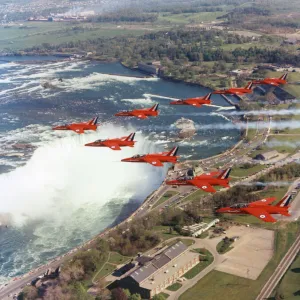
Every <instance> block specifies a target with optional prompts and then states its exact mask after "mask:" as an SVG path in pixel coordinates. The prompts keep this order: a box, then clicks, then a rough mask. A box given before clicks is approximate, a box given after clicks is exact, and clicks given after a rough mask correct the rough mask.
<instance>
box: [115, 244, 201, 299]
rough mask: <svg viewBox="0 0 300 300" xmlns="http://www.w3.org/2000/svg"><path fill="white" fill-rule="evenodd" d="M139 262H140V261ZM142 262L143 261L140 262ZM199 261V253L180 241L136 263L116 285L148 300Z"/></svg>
mask: <svg viewBox="0 0 300 300" xmlns="http://www.w3.org/2000/svg"><path fill="white" fill-rule="evenodd" d="M140 261H141V260H140ZM142 261H144V260H142ZM199 261H200V256H199V253H196V252H191V251H189V250H188V247H187V246H186V245H185V244H183V243H182V242H181V241H180V242H177V243H176V244H174V245H172V246H170V247H168V248H166V249H165V250H163V251H162V252H160V253H159V254H157V255H155V256H154V257H152V259H151V260H148V259H145V262H140V263H138V266H137V267H136V268H135V269H133V270H132V271H131V272H130V273H129V274H128V275H127V276H126V277H124V278H122V279H121V280H119V281H118V282H117V285H118V286H120V287H121V288H124V289H129V290H130V292H131V293H138V294H140V295H141V296H142V298H143V299H150V298H152V297H153V296H154V295H156V294H159V293H160V292H162V291H163V290H164V289H165V288H166V287H168V286H169V285H171V284H173V283H175V282H176V280H177V279H178V278H179V277H181V276H182V275H183V274H185V273H186V272H187V271H188V270H190V269H191V268H193V267H194V266H195V265H197V264H198V263H199Z"/></svg>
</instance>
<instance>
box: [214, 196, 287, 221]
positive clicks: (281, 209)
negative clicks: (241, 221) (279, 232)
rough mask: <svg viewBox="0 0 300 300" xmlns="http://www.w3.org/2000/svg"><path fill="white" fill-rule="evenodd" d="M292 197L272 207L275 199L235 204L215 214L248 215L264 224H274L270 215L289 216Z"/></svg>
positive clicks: (284, 198)
mask: <svg viewBox="0 0 300 300" xmlns="http://www.w3.org/2000/svg"><path fill="white" fill-rule="evenodd" d="M291 199H292V195H289V194H288V195H286V196H284V197H283V198H282V199H281V200H280V202H279V203H278V204H276V205H274V206H272V205H270V204H271V203H272V202H274V201H275V200H276V198H274V197H272V198H266V199H262V200H259V201H255V202H252V203H237V204H234V205H232V206H229V207H223V208H220V209H218V210H216V212H218V213H231V214H250V215H252V216H255V217H256V218H259V219H260V220H262V221H264V222H272V223H273V222H276V219H274V218H273V217H272V216H271V214H281V215H283V216H290V214H289V207H290V202H291Z"/></svg>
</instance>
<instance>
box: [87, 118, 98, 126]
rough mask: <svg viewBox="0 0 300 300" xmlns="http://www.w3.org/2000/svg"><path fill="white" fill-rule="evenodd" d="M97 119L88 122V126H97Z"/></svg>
mask: <svg viewBox="0 0 300 300" xmlns="http://www.w3.org/2000/svg"><path fill="white" fill-rule="evenodd" d="M97 122H98V117H95V118H93V119H92V120H91V121H89V122H88V124H89V125H97Z"/></svg>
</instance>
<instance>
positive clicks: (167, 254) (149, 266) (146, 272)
mask: <svg viewBox="0 0 300 300" xmlns="http://www.w3.org/2000/svg"><path fill="white" fill-rule="evenodd" d="M187 249H188V248H187V246H186V245H185V244H184V243H182V242H181V241H179V242H177V243H176V244H174V245H172V246H170V247H168V248H167V249H165V250H164V251H162V252H161V253H159V254H157V255H155V256H154V257H153V259H152V260H151V261H149V262H147V263H146V264H145V265H144V266H142V267H140V268H137V269H135V270H134V271H132V272H131V273H130V274H129V275H128V276H130V277H131V278H132V279H134V280H135V281H136V282H138V283H141V282H142V281H144V280H145V279H147V278H148V277H150V276H151V275H152V274H154V273H155V272H156V271H158V270H159V269H160V268H162V267H163V266H165V265H167V264H168V263H169V262H172V260H174V258H176V257H178V256H179V255H180V254H182V253H184V252H185V251H186V250H187Z"/></svg>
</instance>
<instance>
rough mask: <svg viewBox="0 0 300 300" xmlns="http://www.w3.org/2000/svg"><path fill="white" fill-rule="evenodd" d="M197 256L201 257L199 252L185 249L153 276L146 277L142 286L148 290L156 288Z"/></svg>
mask: <svg viewBox="0 0 300 300" xmlns="http://www.w3.org/2000/svg"><path fill="white" fill-rule="evenodd" d="M195 258H199V253H196V252H191V251H185V252H184V253H183V254H181V255H180V256H178V257H176V258H175V259H174V260H172V261H170V262H169V263H168V264H166V265H165V266H164V267H162V268H161V269H159V270H158V271H157V272H156V273H155V274H153V276H151V277H149V278H147V279H145V280H144V281H143V282H142V283H141V284H140V287H142V288H145V289H148V290H154V289H155V288H157V287H158V286H159V285H160V284H162V283H164V282H165V280H167V279H168V278H172V276H173V275H175V273H176V272H178V271H179V270H180V269H181V268H183V267H184V266H185V265H186V263H187V262H190V261H192V260H193V259H195ZM165 272H166V273H165ZM153 279H154V280H153Z"/></svg>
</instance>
